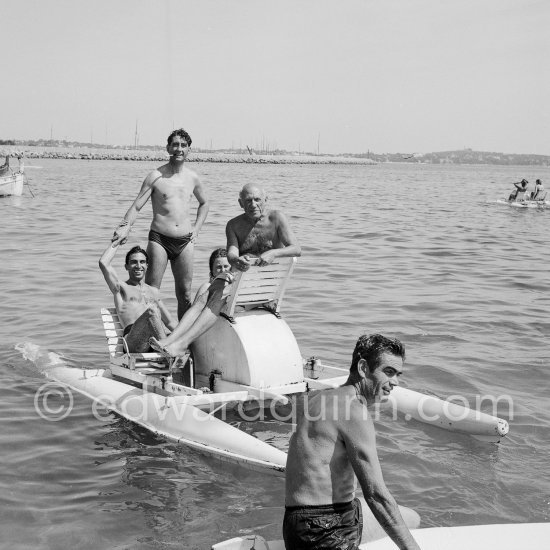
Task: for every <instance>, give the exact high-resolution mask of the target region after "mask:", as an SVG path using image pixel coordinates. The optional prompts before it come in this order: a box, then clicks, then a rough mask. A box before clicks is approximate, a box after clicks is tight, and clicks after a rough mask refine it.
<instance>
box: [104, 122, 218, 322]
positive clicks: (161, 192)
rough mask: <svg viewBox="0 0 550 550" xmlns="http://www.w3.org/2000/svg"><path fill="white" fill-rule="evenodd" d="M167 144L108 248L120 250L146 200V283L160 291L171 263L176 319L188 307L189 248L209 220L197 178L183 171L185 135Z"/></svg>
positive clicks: (175, 135) (172, 136)
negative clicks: (114, 245) (149, 212)
mask: <svg viewBox="0 0 550 550" xmlns="http://www.w3.org/2000/svg"><path fill="white" fill-rule="evenodd" d="M167 141H168V144H167V146H166V150H167V151H168V154H169V155H170V160H169V161H168V163H167V164H164V165H163V166H160V167H159V168H157V169H156V170H153V171H152V172H150V173H149V174H148V175H147V177H146V178H145V180H144V181H143V184H142V186H141V189H140V191H139V194H138V196H137V198H136V199H135V200H134V202H133V204H132V206H130V208H129V209H128V211H127V212H126V214H125V215H124V218H123V220H122V222H121V223H120V225H119V226H118V227H117V228H116V229H115V232H114V235H113V242H120V243H121V244H123V243H124V242H125V241H126V239H127V238H128V234H129V233H130V229H131V227H132V225H133V224H134V222H135V221H136V218H137V216H138V214H139V212H140V210H141V209H142V208H143V207H144V206H145V204H146V203H147V201H148V200H149V198H151V203H152V206H153V221H152V223H151V229H150V231H149V242H148V244H147V254H148V255H149V258H150V268H149V269H148V270H147V276H146V282H147V284H148V285H151V286H154V287H156V288H160V285H161V282H162V278H163V276H164V272H165V271H166V266H167V264H168V260H170V265H171V267H172V273H173V274H174V282H175V286H176V298H177V300H178V318H179V319H181V317H182V316H183V314H184V313H185V311H186V310H187V309H188V308H189V306H190V305H191V283H192V280H193V251H194V245H195V241H196V239H197V236H198V234H199V231H200V230H201V227H202V224H203V223H204V220H205V219H206V216H207V214H208V209H209V203H208V199H207V196H206V191H205V188H204V186H203V185H202V184H201V182H200V181H199V178H198V176H197V174H195V172H193V171H191V170H189V169H188V168H187V167H185V166H184V163H185V160H186V159H187V156H188V154H189V148H190V147H191V137H190V136H189V134H188V133H187V132H186V131H185V130H183V129H179V130H174V131H173V132H172V133H171V134H170V135H169V136H168V140H167ZM191 195H195V198H196V199H197V201H198V202H199V207H198V209H197V216H196V219H195V224H194V225H193V224H191V220H190V217H189V206H190V197H191Z"/></svg>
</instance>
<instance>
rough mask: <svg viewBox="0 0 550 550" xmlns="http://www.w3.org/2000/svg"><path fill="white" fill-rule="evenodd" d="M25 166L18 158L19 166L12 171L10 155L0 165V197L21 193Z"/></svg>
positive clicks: (19, 194)
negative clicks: (15, 170)
mask: <svg viewBox="0 0 550 550" xmlns="http://www.w3.org/2000/svg"><path fill="white" fill-rule="evenodd" d="M24 174H25V166H24V164H23V161H22V160H21V159H19V168H18V170H17V172H14V171H13V170H12V169H11V168H10V157H6V161H5V162H4V164H3V165H2V166H0V197H5V196H7V195H15V196H17V197H20V196H21V195H22V194H23V183H24V179H25V175H24Z"/></svg>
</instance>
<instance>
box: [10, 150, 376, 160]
mask: <svg viewBox="0 0 550 550" xmlns="http://www.w3.org/2000/svg"><path fill="white" fill-rule="evenodd" d="M2 155H3V156H10V157H17V156H22V157H24V158H30V159H32V158H40V159H44V158H45V159H78V160H124V161H148V162H166V161H167V160H168V154H167V153H166V151H165V150H162V149H158V150H150V149H100V148H97V149H96V148H91V147H74V148H73V147H40V146H23V147H22V146H0V157H2ZM187 160H188V162H225V163H244V164H246V163H253V164H377V162H376V161H374V160H371V159H368V158H355V157H352V156H345V155H312V154H298V153H296V154H248V153H232V152H202V151H191V153H190V154H189V157H188V159H187Z"/></svg>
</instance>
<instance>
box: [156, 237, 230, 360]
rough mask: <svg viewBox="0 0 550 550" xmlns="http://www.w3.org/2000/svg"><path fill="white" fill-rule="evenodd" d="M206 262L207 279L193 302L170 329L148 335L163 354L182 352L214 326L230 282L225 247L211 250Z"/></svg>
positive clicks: (181, 353) (168, 355)
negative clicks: (166, 331)
mask: <svg viewBox="0 0 550 550" xmlns="http://www.w3.org/2000/svg"><path fill="white" fill-rule="evenodd" d="M208 265H209V269H210V280H209V281H207V282H205V283H203V284H202V285H201V287H200V288H199V289H198V291H197V294H196V295H195V300H194V302H193V305H192V306H191V307H190V308H189V309H188V310H187V311H186V312H185V314H184V316H183V317H182V318H181V319H180V321H179V323H178V325H177V326H176V328H175V329H174V330H173V332H172V333H171V334H170V335H169V336H167V337H165V338H158V337H152V338H151V339H150V341H149V343H150V345H151V347H152V348H153V349H154V350H155V351H158V352H159V353H161V354H163V355H165V356H166V357H178V356H183V355H185V354H186V353H187V351H188V349H189V346H190V345H191V343H192V342H193V341H194V340H195V339H196V338H198V337H199V336H201V335H202V334H204V333H205V332H206V331H207V330H208V329H209V328H210V327H211V326H212V325H214V323H215V322H216V319H217V318H218V316H219V315H220V311H221V309H222V307H223V305H224V303H225V298H226V296H227V288H228V287H229V285H230V284H231V283H232V281H233V276H232V274H231V273H230V270H231V265H230V264H229V262H228V261H227V251H226V250H225V248H217V249H216V250H214V251H213V252H212V254H211V255H210V259H209V262H208Z"/></svg>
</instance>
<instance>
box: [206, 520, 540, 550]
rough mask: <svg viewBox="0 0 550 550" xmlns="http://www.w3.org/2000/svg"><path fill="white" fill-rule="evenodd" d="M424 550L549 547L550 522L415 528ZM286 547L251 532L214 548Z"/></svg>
mask: <svg viewBox="0 0 550 550" xmlns="http://www.w3.org/2000/svg"><path fill="white" fill-rule="evenodd" d="M411 533H412V535H413V536H414V538H415V540H416V542H417V543H418V545H419V546H420V548H422V550H442V549H445V550H521V549H529V550H546V549H547V548H548V541H549V540H550V523H504V524H494V525H469V526H464V527H432V528H428V529H413V530H412V531H411ZM359 548H360V549H361V550H395V548H397V546H396V545H395V543H394V542H393V541H392V540H391V539H390V538H388V537H385V538H383V539H380V540H374V541H372V542H369V541H365V540H364V539H363V543H362V544H361V546H360V547H359ZM252 549H254V550H285V546H284V543H283V541H282V540H278V541H269V542H267V541H265V540H263V539H262V538H261V537H257V536H254V535H249V536H248V537H238V538H234V539H230V540H227V541H225V542H220V543H218V544H215V545H214V546H212V550H252Z"/></svg>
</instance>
